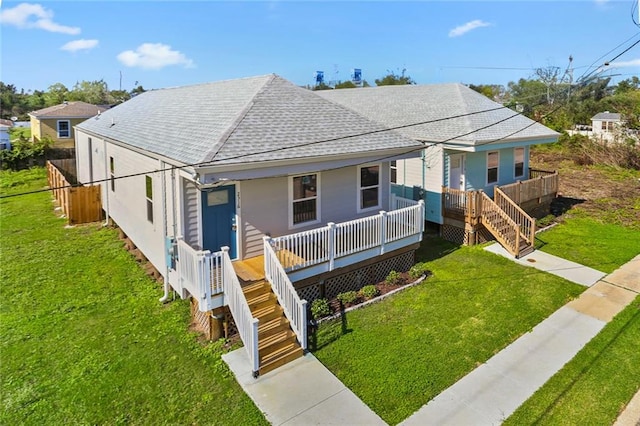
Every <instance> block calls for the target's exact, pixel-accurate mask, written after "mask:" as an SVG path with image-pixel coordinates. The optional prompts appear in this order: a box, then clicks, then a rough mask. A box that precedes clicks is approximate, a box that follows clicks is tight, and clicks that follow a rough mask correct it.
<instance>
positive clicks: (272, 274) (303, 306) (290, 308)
mask: <svg viewBox="0 0 640 426" xmlns="http://www.w3.org/2000/svg"><path fill="white" fill-rule="evenodd" d="M263 241H264V273H265V278H266V279H267V280H268V281H269V282H270V283H271V288H272V289H273V292H274V293H275V294H276V296H277V297H278V302H280V306H282V309H283V310H284V314H285V316H286V317H287V319H288V320H289V323H290V325H291V328H292V329H293V332H294V333H296V336H297V337H298V342H299V343H300V346H301V347H302V349H303V350H306V349H307V301H306V300H301V299H300V296H298V293H297V292H296V289H295V288H294V287H293V284H292V283H291V281H290V280H289V277H288V276H287V273H286V272H285V270H284V268H283V267H282V264H281V263H280V260H279V259H278V257H277V256H276V252H275V251H274V250H273V247H272V246H271V239H270V238H269V237H264V240H263Z"/></svg>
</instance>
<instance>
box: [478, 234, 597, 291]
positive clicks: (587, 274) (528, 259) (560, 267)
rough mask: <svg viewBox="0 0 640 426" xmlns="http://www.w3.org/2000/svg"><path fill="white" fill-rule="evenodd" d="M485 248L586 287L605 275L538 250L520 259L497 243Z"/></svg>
mask: <svg viewBox="0 0 640 426" xmlns="http://www.w3.org/2000/svg"><path fill="white" fill-rule="evenodd" d="M485 250H487V251H490V252H491V253H495V254H498V255H500V256H503V257H506V258H508V259H510V260H513V261H514V262H516V263H519V264H521V265H524V266H530V267H532V268H536V269H539V270H541V271H544V272H548V273H550V274H553V275H557V276H559V277H562V278H564V279H567V280H569V281H572V282H574V283H576V284H581V285H584V286H587V287H589V286H592V285H593V284H595V283H597V282H598V280H600V279H601V278H602V277H604V276H605V275H606V274H605V273H604V272H600V271H597V270H595V269H592V268H589V267H587V266H584V265H580V264H579V263H575V262H571V261H569V260H565V259H562V258H560V257H557V256H554V255H552V254H549V253H545V252H543V251H540V250H535V251H533V252H532V253H529V254H528V255H526V256H523V257H521V258H520V259H515V258H514V257H513V255H511V254H509V252H507V251H506V250H505V249H504V247H502V246H501V245H500V244H498V243H495V244H491V245H490V246H488V247H485Z"/></svg>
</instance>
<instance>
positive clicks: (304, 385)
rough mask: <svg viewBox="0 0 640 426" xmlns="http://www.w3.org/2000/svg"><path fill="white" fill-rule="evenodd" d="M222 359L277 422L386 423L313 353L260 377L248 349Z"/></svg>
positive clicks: (295, 423) (242, 349) (271, 418)
mask: <svg viewBox="0 0 640 426" xmlns="http://www.w3.org/2000/svg"><path fill="white" fill-rule="evenodd" d="M222 359H223V360H224V361H225V362H226V363H227V364H228V365H229V368H231V371H233V373H234V374H235V376H236V380H237V381H238V383H240V386H242V389H243V390H244V391H245V392H246V393H247V395H249V397H250V398H251V399H252V400H253V402H254V403H255V404H256V405H257V406H258V408H259V409H260V410H261V411H262V412H263V413H264V415H265V417H266V418H267V420H268V421H269V422H270V423H271V424H273V425H287V426H288V425H385V424H386V423H385V422H384V421H383V420H382V419H381V418H380V417H379V416H378V415H377V414H376V413H374V412H373V411H372V410H371V409H370V408H369V407H367V406H366V405H365V404H364V403H363V402H362V401H361V400H360V399H359V398H358V397H357V396H356V395H355V394H354V393H353V392H351V390H349V389H348V388H347V387H346V386H345V385H343V384H342V382H341V381H340V380H338V379H337V378H336V377H335V376H334V375H333V374H332V373H331V372H330V371H329V370H327V368H326V367H325V366H324V365H322V363H320V361H318V360H317V359H316V358H315V357H314V356H313V355H312V354H310V353H308V354H306V355H305V356H304V357H302V358H299V359H297V360H295V361H293V362H290V363H289V364H287V365H285V366H283V367H280V368H278V369H276V370H274V371H272V372H270V373H267V374H265V375H263V376H260V377H258V378H257V379H254V378H253V376H252V375H251V367H250V363H249V357H248V356H247V353H246V351H245V349H244V348H240V349H237V350H235V351H233V352H230V353H228V354H225V355H223V356H222Z"/></svg>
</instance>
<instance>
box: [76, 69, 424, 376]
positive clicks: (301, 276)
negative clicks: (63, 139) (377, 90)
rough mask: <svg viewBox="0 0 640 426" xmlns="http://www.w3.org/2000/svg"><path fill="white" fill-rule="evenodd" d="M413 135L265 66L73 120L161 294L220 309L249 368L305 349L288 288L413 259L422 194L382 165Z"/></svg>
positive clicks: (356, 281)
mask: <svg viewBox="0 0 640 426" xmlns="http://www.w3.org/2000/svg"><path fill="white" fill-rule="evenodd" d="M421 148H422V145H421V143H419V142H416V141H414V140H412V139H409V138H406V137H405V136H402V135H401V134H399V133H397V132H394V131H388V130H386V129H385V127H384V126H383V125H381V124H378V123H375V122H372V121H370V120H368V119H366V118H364V117H362V116H361V115H360V114H357V113H355V112H353V111H351V110H349V109H347V108H344V107H342V106H340V105H337V104H335V103H333V102H329V101H327V100H325V99H323V98H321V97H320V96H318V95H317V93H316V92H313V91H310V90H306V89H303V88H300V87H297V86H295V85H294V84H292V83H290V82H288V81H286V80H284V79H282V78H281V77H279V76H276V75H266V76H260V77H252V78H244V79H238V80H227V81H220V82H215V83H209V84H202V85H195V86H187V87H179V88H172V89H164V90H154V91H149V92H145V93H142V94H140V95H138V96H136V97H134V98H132V99H131V100H129V101H126V102H124V103H122V104H120V105H118V106H116V107H114V108H112V109H110V110H108V111H105V112H104V113H102V114H101V115H99V116H96V117H93V118H91V119H89V120H86V121H84V122H82V123H80V124H79V125H77V126H76V161H77V170H78V176H77V177H78V180H79V181H80V182H87V183H88V182H93V181H97V182H101V183H100V185H102V187H103V188H102V191H101V193H102V205H103V208H104V210H105V212H106V216H107V217H108V218H110V219H111V220H113V221H115V222H116V223H117V225H118V226H119V227H120V228H121V229H122V230H123V232H124V233H126V235H127V236H128V237H129V238H130V239H131V240H132V241H133V243H134V244H135V245H136V246H137V248H138V249H139V250H140V251H141V252H142V253H143V254H144V255H145V256H146V257H147V258H148V260H149V261H150V262H151V263H152V264H153V265H154V266H155V267H156V268H157V269H158V270H159V271H160V272H161V273H162V275H163V278H164V282H165V291H166V292H168V291H169V290H170V289H173V290H175V291H177V292H178V293H179V294H180V295H181V296H182V297H188V296H193V300H194V301H195V302H196V303H197V305H198V308H199V311H201V312H207V315H213V316H214V317H215V318H219V317H220V316H221V315H225V312H227V309H226V308H227V307H228V311H230V313H231V316H232V317H233V320H234V321H233V322H234V323H235V326H236V327H237V329H238V333H239V334H240V336H241V337H242V340H243V342H244V344H245V347H246V349H247V352H248V355H249V358H250V359H251V360H252V364H253V367H254V373H255V374H258V373H259V372H260V373H262V372H265V371H268V370H269V369H272V368H275V367H277V366H278V365H281V364H282V363H284V362H286V361H288V360H290V359H292V358H294V357H296V356H299V355H300V354H301V352H302V350H303V349H305V348H306V344H307V337H306V327H307V320H306V315H307V305H306V302H304V300H303V299H306V300H308V301H311V300H313V299H316V298H318V297H327V298H331V297H333V296H335V295H336V294H337V293H340V292H342V291H345V290H351V289H358V288H360V287H361V286H362V285H365V284H371V283H374V282H376V280H379V279H380V277H382V278H383V277H384V276H386V274H388V272H389V271H390V270H392V269H395V270H406V269H408V267H410V266H411V265H412V264H413V252H414V250H415V248H416V247H417V246H418V244H419V242H420V240H421V237H422V231H423V226H424V220H423V218H424V206H423V203H420V202H416V201H412V200H406V199H401V198H399V197H396V196H394V195H392V194H391V187H390V173H391V167H390V164H391V162H392V161H404V159H407V158H412V157H417V156H418V157H419V156H420V150H421ZM232 261H234V262H233V264H232V263H231V262H232ZM354 286H357V287H356V288H354ZM271 290H272V291H273V292H271ZM243 292H244V296H243ZM167 294H168V293H165V299H166V296H167ZM274 303H275V305H274ZM285 317H286V320H285V319H284V318H285ZM210 320H211V316H209V317H208V319H207V320H206V321H210ZM204 326H205V327H206V326H207V325H206V324H204ZM281 327H284V329H282V328H281ZM214 328H215V321H214Z"/></svg>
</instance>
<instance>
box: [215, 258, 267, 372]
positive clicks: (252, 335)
mask: <svg viewBox="0 0 640 426" xmlns="http://www.w3.org/2000/svg"><path fill="white" fill-rule="evenodd" d="M221 250H222V273H223V282H224V297H225V299H226V302H227V304H228V305H229V310H230V311H231V315H233V320H234V321H235V323H236V327H237V328H238V334H240V339H241V340H242V343H244V347H245V349H246V351H247V355H248V356H249V361H250V362H251V368H252V372H253V376H254V377H257V376H258V372H259V371H260V356H259V353H258V326H259V322H260V321H259V320H258V319H257V318H254V317H253V314H252V313H251V309H250V308H249V304H248V303H247V299H246V297H245V296H244V293H243V292H242V286H241V285H240V281H239V280H238V276H237V275H236V272H235V270H234V269H233V264H232V263H231V258H230V257H229V247H222V248H221Z"/></svg>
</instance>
